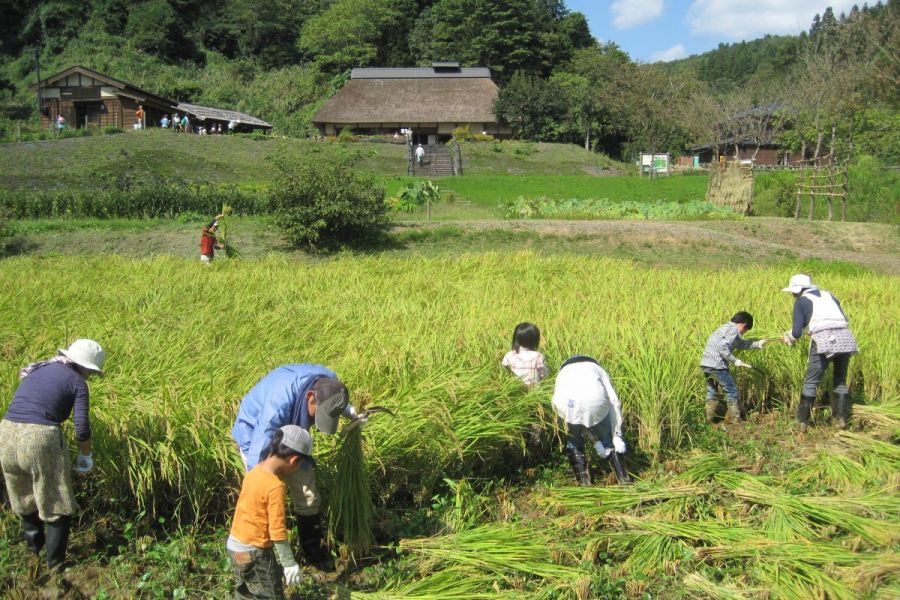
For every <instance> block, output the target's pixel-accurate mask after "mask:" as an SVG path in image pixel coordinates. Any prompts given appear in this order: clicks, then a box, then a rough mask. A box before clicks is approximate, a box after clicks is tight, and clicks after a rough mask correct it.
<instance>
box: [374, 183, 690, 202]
mask: <svg viewBox="0 0 900 600" xmlns="http://www.w3.org/2000/svg"><path fill="white" fill-rule="evenodd" d="M411 180H412V178H406V177H403V178H391V179H388V180H385V182H384V185H385V190H386V192H387V194H388V195H389V196H390V195H395V194H396V193H397V192H398V191H399V190H400V188H401V187H403V186H404V185H405V184H406V183H407V182H408V181H411ZM707 181H708V177H706V176H705V175H701V176H689V177H688V176H680V175H673V176H671V177H661V178H659V179H653V180H650V179H646V178H639V177H630V176H627V175H612V176H607V177H591V176H589V175H464V176H463V177H453V178H444V179H438V180H435V183H437V185H438V186H439V187H440V188H441V190H442V191H443V192H444V198H445V199H446V200H447V201H448V202H453V201H458V200H463V201H468V202H471V203H473V204H475V205H478V206H479V207H484V208H491V209H494V208H496V206H497V205H498V204H499V203H501V202H504V201H507V200H515V199H516V198H518V197H519V196H524V197H526V198H533V197H537V196H546V197H548V198H560V199H567V198H582V199H585V198H594V199H608V200H612V201H615V202H621V201H636V202H656V201H658V202H688V201H691V200H703V199H704V197H705V196H706V184H707Z"/></svg>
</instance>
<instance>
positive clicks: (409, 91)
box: [313, 62, 511, 143]
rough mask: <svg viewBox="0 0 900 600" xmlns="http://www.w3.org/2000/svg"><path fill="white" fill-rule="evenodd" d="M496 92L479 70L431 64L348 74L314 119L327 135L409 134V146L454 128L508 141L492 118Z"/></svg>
mask: <svg viewBox="0 0 900 600" xmlns="http://www.w3.org/2000/svg"><path fill="white" fill-rule="evenodd" d="M496 99H497V86H496V84H494V82H493V81H491V72H490V70H489V69H484V68H460V66H459V64H458V63H454V62H441V63H433V64H432V66H431V67H430V68H427V67H426V68H391V69H381V68H373V69H353V71H351V73H350V80H349V81H348V82H347V83H346V84H345V85H344V87H342V88H341V89H340V90H339V91H338V92H337V94H335V95H334V96H332V97H331V98H330V99H329V100H328V101H327V102H325V104H324V105H323V106H322V108H320V109H319V111H318V112H317V113H316V116H315V117H313V123H315V124H316V126H317V127H318V128H319V130H320V131H321V132H322V133H324V134H326V135H333V134H337V133H339V132H340V131H341V130H342V129H344V128H349V129H351V130H352V131H353V132H354V133H358V134H378V133H387V134H390V133H397V132H399V131H400V130H401V129H411V130H412V131H413V136H414V138H415V139H414V141H416V142H425V141H428V142H429V143H434V142H435V141H436V140H438V139H449V138H450V136H451V134H452V133H453V130H454V129H455V128H456V127H459V126H463V125H469V126H470V127H471V129H472V131H473V132H481V131H485V132H487V133H490V134H492V135H494V136H497V137H508V136H509V135H510V133H511V132H510V131H509V129H508V128H505V127H501V126H500V125H499V124H498V122H497V118H496V117H495V116H494V102H495V101H496Z"/></svg>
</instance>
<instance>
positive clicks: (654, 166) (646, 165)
mask: <svg viewBox="0 0 900 600" xmlns="http://www.w3.org/2000/svg"><path fill="white" fill-rule="evenodd" d="M651 170H652V172H653V173H663V174H665V175H668V174H669V155H668V154H650V153H647V152H642V153H641V174H643V173H650V172H651Z"/></svg>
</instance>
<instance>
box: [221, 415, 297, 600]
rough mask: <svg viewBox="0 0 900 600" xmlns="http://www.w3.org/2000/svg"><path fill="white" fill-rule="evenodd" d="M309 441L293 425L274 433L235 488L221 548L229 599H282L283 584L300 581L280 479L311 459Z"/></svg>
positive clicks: (284, 490)
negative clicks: (230, 580)
mask: <svg viewBox="0 0 900 600" xmlns="http://www.w3.org/2000/svg"><path fill="white" fill-rule="evenodd" d="M311 455H312V438H311V437H310V435H309V432H307V431H306V430H305V429H303V428H301V427H298V426H297V425H285V426H284V427H282V428H281V429H279V430H277V431H276V432H275V435H274V436H273V437H272V444H271V445H270V446H269V456H268V457H266V459H265V460H263V461H262V462H260V463H259V464H258V465H256V466H255V467H253V469H251V470H250V472H249V473H247V476H246V477H244V483H243V485H242V486H241V495H240V497H239V498H238V501H237V506H236V508H235V511H234V521H233V522H232V525H231V534H230V535H229V536H228V542H227V544H226V548H227V550H228V556H229V558H231V565H232V569H233V570H234V578H235V589H234V597H235V598H265V599H266V600H271V599H275V600H280V599H282V598H284V585H283V584H282V581H281V577H282V574H283V575H284V580H285V582H286V583H287V585H296V584H298V583H300V579H301V576H300V566H299V565H298V564H297V561H296V560H295V559H294V554H293V552H291V544H290V542H289V541H288V533H287V524H286V521H285V514H284V506H285V500H286V498H287V488H286V487H285V484H284V481H283V479H284V477H285V476H286V475H290V474H291V473H293V472H295V471H296V470H297V469H299V468H302V467H303V466H304V465H303V463H310V462H311V461H312V458H311Z"/></svg>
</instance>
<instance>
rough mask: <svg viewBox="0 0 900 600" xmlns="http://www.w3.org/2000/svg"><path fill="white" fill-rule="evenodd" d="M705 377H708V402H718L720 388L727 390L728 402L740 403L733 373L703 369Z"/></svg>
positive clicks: (726, 398)
mask: <svg viewBox="0 0 900 600" xmlns="http://www.w3.org/2000/svg"><path fill="white" fill-rule="evenodd" d="M703 375H704V376H705V377H706V400H707V401H709V400H716V399H717V398H718V394H719V388H720V387H721V388H722V389H724V390H725V400H726V401H727V402H734V403H736V402H737V401H738V390H737V384H736V383H735V382H734V377H732V375H731V372H730V371H729V370H728V369H707V368H705V367H704V368H703Z"/></svg>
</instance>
